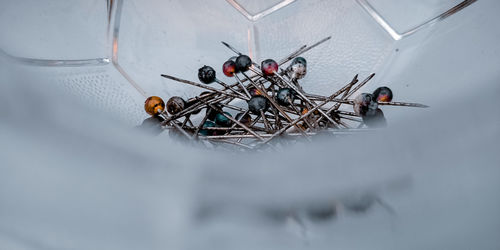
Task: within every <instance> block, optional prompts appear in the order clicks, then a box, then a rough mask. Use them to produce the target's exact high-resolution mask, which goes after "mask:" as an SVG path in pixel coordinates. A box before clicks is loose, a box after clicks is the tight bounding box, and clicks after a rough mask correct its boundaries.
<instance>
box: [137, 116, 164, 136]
mask: <svg viewBox="0 0 500 250" xmlns="http://www.w3.org/2000/svg"><path fill="white" fill-rule="evenodd" d="M164 120H165V119H163V118H162V117H161V116H151V117H149V118H147V119H145V120H144V121H143V122H142V124H141V125H139V128H140V129H142V130H143V131H146V132H148V133H151V134H154V135H159V134H160V133H161V132H163V129H162V127H161V123H162V122H163V121H164Z"/></svg>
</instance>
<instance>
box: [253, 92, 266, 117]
mask: <svg viewBox="0 0 500 250" xmlns="http://www.w3.org/2000/svg"><path fill="white" fill-rule="evenodd" d="M268 109H269V100H267V99H266V98H265V97H263V96H260V95H257V96H254V97H252V98H250V100H249V101H248V110H250V112H252V113H253V114H256V115H260V111H263V112H266V111H267V110H268Z"/></svg>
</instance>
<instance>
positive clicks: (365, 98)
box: [353, 93, 378, 116]
mask: <svg viewBox="0 0 500 250" xmlns="http://www.w3.org/2000/svg"><path fill="white" fill-rule="evenodd" d="M374 100H375V98H374V97H373V95H372V94H369V93H362V94H360V95H359V96H357V97H356V98H355V99H354V106H353V108H354V112H355V113H356V114H357V115H359V116H365V115H374V114H375V112H376V110H377V108H378V104H377V102H376V101H374Z"/></svg>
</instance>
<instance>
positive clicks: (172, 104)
mask: <svg viewBox="0 0 500 250" xmlns="http://www.w3.org/2000/svg"><path fill="white" fill-rule="evenodd" d="M186 106H187V104H186V101H184V99H182V98H181V97H178V96H173V97H171V98H170V99H168V101H167V111H168V113H170V114H171V115H175V114H178V113H179V112H181V111H183V110H184V108H186Z"/></svg>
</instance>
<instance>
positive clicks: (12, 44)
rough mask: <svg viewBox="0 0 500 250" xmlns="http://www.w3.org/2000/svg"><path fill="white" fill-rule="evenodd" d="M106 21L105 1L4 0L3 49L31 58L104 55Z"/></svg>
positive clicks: (0, 5) (0, 17) (0, 9)
mask: <svg viewBox="0 0 500 250" xmlns="http://www.w3.org/2000/svg"><path fill="white" fill-rule="evenodd" d="M106 23H107V11H106V2H105V1H102V0H85V1H38V0H20V1H0V34H1V35H0V49H3V50H5V51H6V52H7V53H9V54H11V55H15V56H19V57H28V58H43V59H65V60H75V59H83V58H97V57H104V56H106V55H107V51H108V49H107V48H108V43H107V38H106V33H107V25H106Z"/></svg>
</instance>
